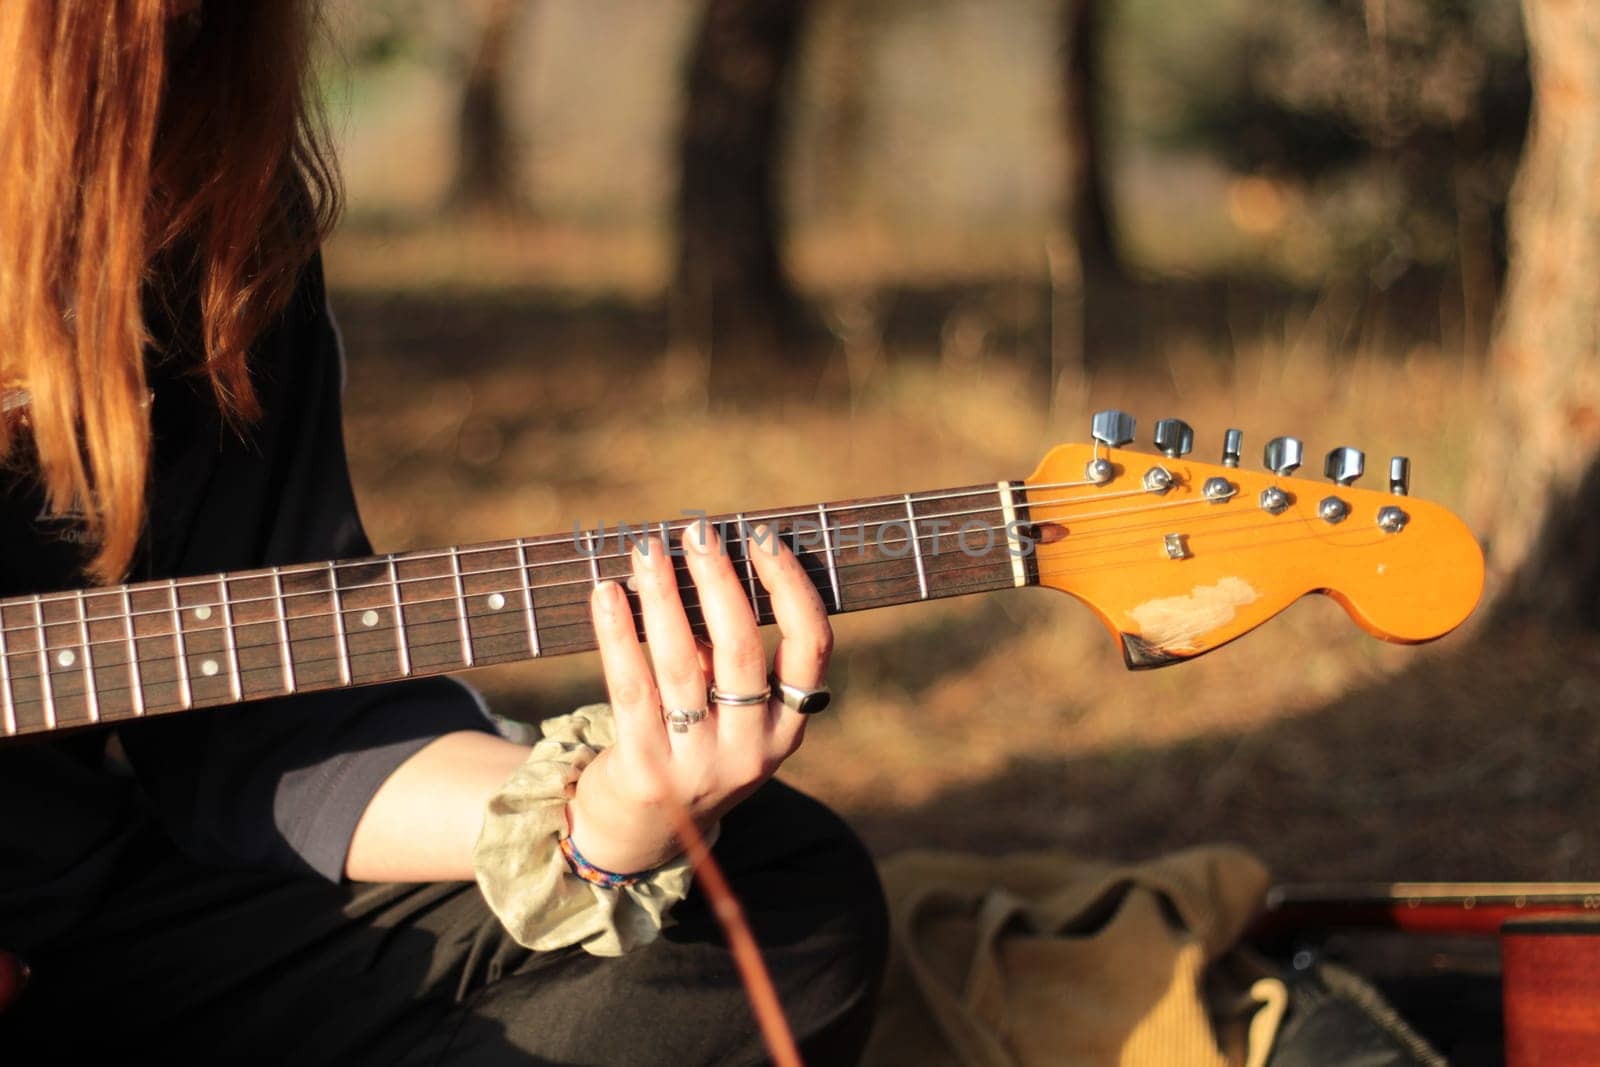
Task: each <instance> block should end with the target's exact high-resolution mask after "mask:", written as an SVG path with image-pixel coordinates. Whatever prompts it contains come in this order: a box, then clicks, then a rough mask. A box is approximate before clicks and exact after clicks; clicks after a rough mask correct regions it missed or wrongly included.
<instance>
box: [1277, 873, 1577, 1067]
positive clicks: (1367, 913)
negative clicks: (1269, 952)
mask: <svg viewBox="0 0 1600 1067" xmlns="http://www.w3.org/2000/svg"><path fill="white" fill-rule="evenodd" d="M1597 908H1600V884H1585V883H1537V882H1525V883H1516V884H1495V883H1434V884H1429V883H1402V884H1396V885H1391V886H1284V887H1280V888H1277V889H1274V890H1273V891H1272V893H1271V894H1269V895H1268V900H1267V911H1266V912H1265V913H1264V914H1263V915H1262V916H1261V917H1260V918H1259V919H1258V920H1257V922H1256V924H1255V926H1254V928H1253V930H1252V934H1251V937H1252V939H1254V940H1257V941H1258V943H1278V944H1281V943H1283V938H1284V937H1285V936H1288V935H1293V934H1296V933H1299V934H1302V935H1304V934H1315V935H1326V934H1328V933H1331V932H1334V931H1340V930H1352V929H1366V930H1393V931H1400V932H1402V933H1410V934H1419V935H1456V936H1478V937H1497V938H1498V939H1499V943H1500V983H1501V997H1500V1000H1501V1018H1502V1022H1503V1024H1504V1032H1505V1062H1506V1064H1507V1067H1575V1065H1577V1064H1600V914H1597V913H1596V909H1597Z"/></svg>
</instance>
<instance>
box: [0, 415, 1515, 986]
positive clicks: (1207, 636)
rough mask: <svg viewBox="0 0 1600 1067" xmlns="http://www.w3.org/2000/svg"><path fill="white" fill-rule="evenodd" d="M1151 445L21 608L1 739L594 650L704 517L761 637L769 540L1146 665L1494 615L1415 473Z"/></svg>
mask: <svg viewBox="0 0 1600 1067" xmlns="http://www.w3.org/2000/svg"><path fill="white" fill-rule="evenodd" d="M1134 428H1135V424H1134V420H1133V418H1132V417H1131V416H1130V415H1128V414H1126V413H1124V412H1120V411H1103V412H1099V413H1097V414H1096V415H1095V416H1094V418H1093V423H1092V433H1091V437H1092V441H1091V442H1090V443H1089V444H1083V445H1062V446H1060V447H1057V448H1055V449H1053V450H1051V451H1050V452H1049V453H1048V454H1047V455H1046V456H1045V457H1044V459H1043V460H1042V461H1041V462H1040V464H1039V466H1038V469H1036V470H1035V471H1034V472H1033V473H1032V474H1031V475H1029V476H1028V477H1026V478H1023V479H1019V480H1007V481H998V482H992V483H987V484H983V485H970V486H962V487H957V488H951V489H939V490H932V491H923V492H911V493H900V494H895V495H891V496H882V497H873V498H867V499H857V500H845V501H839V502H833V503H821V504H809V505H803V506H800V507H792V508H775V509H766V510H762V511H752V512H744V513H738V514H732V515H718V516H709V517H707V516H693V515H691V516H680V517H679V518H678V519H676V520H673V521H671V522H663V523H652V524H649V525H648V526H642V525H641V526H627V525H620V526H615V527H610V528H607V527H605V526H602V527H599V528H596V529H590V530H574V531H572V532H568V533H558V534H551V535H548V536H543V537H533V538H517V539H514V540H509V541H498V542H492V543H486V544H476V545H466V546H458V547H451V548H445V549H439V550H427V551H415V552H402V553H395V554H391V555H386V556H377V557H372V558H367V559H350V560H329V561H326V562H320V563H304V564H294V565H288V566H282V567H270V568H263V569H255V570H247V571H236V572H229V573H224V574H211V575H204V576H197V577H187V578H177V579H169V580H164V581H153V582H139V583H134V584H129V585H122V586H115V587H105V588H93V589H81V590H74V591H68V592H58V593H44V594H37V595H30V596H18V597H9V598H6V599H3V600H0V742H4V741H7V740H10V739H21V738H28V737H38V736H43V735H47V734H51V733H54V732H58V731H65V730H74V729H83V728H90V727H94V726H98V725H105V724H112V723H125V722H131V721H135V720H138V719H141V718H148V717H151V716H156V715H166V714H172V713H178V712H183V711H187V710H189V709H192V708H206V707H217V706H220V705H226V704H237V703H241V702H244V701H249V700H254V699H258V698H262V697H274V696H282V695H285V694H292V693H298V692H306V691H310V690H319V689H330V688H339V687H349V686H358V685H365V684H368V683H374V682H384V681H392V680H395V679H399V678H405V677H412V676H419V675H429V674H438V673H442V672H447V671H455V670H461V669H464V668H468V667H475V666H483V665H487V664H492V663H504V662H509V661H512V660H522V659H528V658H534V657H545V656H556V655H563V654H566V653H570V652H579V651H583V650H587V649H590V648H593V647H594V633H593V629H592V626H591V624H590V620H589V613H588V598H589V591H590V588H591V587H592V586H593V585H594V583H596V582H599V581H601V580H603V579H608V578H618V579H623V580H624V581H625V580H626V578H627V577H628V575H629V574H630V566H629V561H628V550H629V547H630V545H631V543H635V542H637V541H639V540H640V539H642V537H643V534H644V532H645V531H646V530H647V529H648V531H649V532H653V533H663V534H670V533H674V532H675V531H677V530H681V529H683V528H684V527H686V526H689V525H691V524H694V523H698V522H709V523H711V524H712V526H713V527H714V528H715V529H717V530H718V531H719V532H720V534H721V536H722V539H723V542H724V544H725V546H726V550H727V551H728V552H729V554H730V556H731V557H732V559H733V562H734V565H735V568H736V570H737V571H738V573H739V574H740V575H741V577H742V578H743V580H744V581H745V583H746V585H747V588H748V592H749V598H750V601H751V604H752V606H753V607H754V609H755V611H756V615H757V618H758V619H759V620H760V621H761V622H762V623H770V622H771V621H772V612H771V610H770V606H769V604H768V600H767V596H766V594H765V592H764V591H763V590H762V589H761V587H760V583H759V582H758V581H757V578H756V574H755V569H754V567H753V565H752V564H751V563H750V557H751V554H752V553H754V552H758V551H762V550H763V546H762V538H763V536H764V534H766V533H767V532H768V531H770V533H771V535H775V536H780V537H782V538H784V540H785V542H786V543H787V544H789V546H790V547H791V548H792V549H794V550H795V552H796V554H797V556H798V557H799V559H800V562H801V564H802V565H803V566H804V568H805V569H806V571H807V573H808V574H809V575H810V577H811V579H812V581H813V582H814V583H815V585H816V587H817V590H818V592H819V593H820V595H821V597H822V601H823V604H824V605H825V606H826V607H827V609H828V611H829V612H830V613H834V614H836V613H841V612H847V611H858V610H862V609H866V608H874V607H883V606H887V605H892V604H903V603H913V602H917V601H923V600H932V599H935V598H941V597H950V596H958V595H962V594H966V593H977V592H984V591H989V590H1000V589H1011V588H1019V587H1024V586H1043V587H1047V588H1051V589H1057V590H1060V591H1062V592H1066V593H1070V594H1072V595H1074V596H1076V597H1077V598H1079V599H1080V600H1082V601H1083V602H1084V603H1086V604H1088V605H1089V607H1090V608H1091V609H1092V610H1093V611H1094V612H1095V614H1096V615H1097V616H1098V617H1099V618H1100V620H1101V621H1102V622H1103V623H1104V624H1105V625H1106V627H1107V628H1108V629H1109V630H1110V631H1111V634H1112V636H1113V637H1114V638H1115V639H1116V640H1117V642H1118V644H1119V646H1120V647H1121V650H1122V654H1123V657H1124V659H1125V661H1126V663H1127V665H1128V666H1129V667H1130V668H1135V669H1144V668H1151V667H1160V666H1165V665H1168V664H1172V663H1177V662H1180V661H1182V660H1186V659H1191V658H1193V657H1195V656H1198V655H1201V654H1202V653H1205V652H1207V651H1210V650H1211V649H1214V648H1217V647H1218V646H1220V645H1222V644H1224V643H1226V642H1228V641H1231V640H1233V639H1234V638H1236V637H1238V636H1240V635H1241V634H1244V633H1245V632H1247V631H1249V630H1251V629H1254V628H1255V627H1256V626H1259V625H1260V624H1261V623H1263V622H1265V621H1266V620H1267V619H1269V618H1271V617H1272V616H1274V615H1276V614H1278V613H1279V612H1281V611H1282V610H1283V609H1284V608H1286V607H1288V606H1289V605H1290V604H1291V603H1293V602H1294V601H1295V600H1297V599H1299V598H1300V597H1302V596H1304V595H1306V594H1308V593H1325V594H1327V595H1329V596H1331V597H1333V598H1334V599H1335V600H1337V601H1338V602H1339V603H1340V604H1341V605H1343V606H1344V608H1345V609H1346V611H1348V612H1349V614H1350V616H1351V617H1352V618H1353V619H1354V620H1355V622H1356V623H1357V624H1358V625H1359V626H1361V627H1362V628H1363V629H1365V630H1366V631H1367V632H1369V633H1371V634H1373V635H1375V636H1377V637H1380V638H1384V639H1386V640H1390V641H1400V642H1420V641H1427V640H1430V639H1433V638H1436V637H1439V636H1440V635H1442V634H1444V633H1446V632H1448V631H1449V630H1451V629H1452V628H1454V627H1455V626H1457V625H1458V624H1460V623H1461V622H1462V621H1463V620H1464V619H1465V618H1466V617H1467V616H1468V614H1469V613H1470V612H1471V611H1472V609H1473V607H1474V605H1475V604H1476V603H1477V601H1478V597H1479V594H1480V592H1481V589H1482V585H1483V557H1482V554H1481V552H1480V551H1479V548H1478V545H1477V542H1476V541H1475V540H1474V539H1473V537H1472V535H1471V533H1470V532H1469V531H1468V530H1467V528H1466V527H1465V525H1463V524H1462V522H1461V521H1460V520H1459V519H1457V518H1456V517H1455V516H1454V515H1452V514H1451V513H1450V512H1449V511H1447V510H1446V509H1444V508H1442V507H1440V506H1438V505H1436V504H1431V503H1428V502H1426V501H1423V500H1418V499H1415V498H1412V497H1410V496H1408V495H1406V493H1407V488H1408V486H1407V482H1408V478H1409V472H1408V466H1407V463H1406V461H1405V460H1404V459H1401V458H1397V459H1396V460H1394V461H1393V462H1392V463H1391V465H1390V472H1389V485H1388V487H1387V491H1379V490H1371V489H1361V488H1356V487H1355V486H1354V485H1353V484H1352V483H1353V482H1354V481H1355V480H1356V479H1357V478H1359V477H1360V476H1361V474H1362V466H1363V459H1362V456H1361V453H1359V452H1357V451H1356V450H1354V449H1349V448H1340V449H1335V450H1334V451H1333V452H1331V453H1329V454H1328V456H1327V460H1326V463H1325V467H1324V470H1325V473H1326V474H1327V476H1328V477H1329V478H1330V479H1331V481H1330V482H1326V483H1325V482H1317V481H1314V480H1310V479H1304V478H1297V477H1293V474H1294V472H1295V471H1296V470H1297V469H1298V468H1299V467H1300V465H1301V461H1302V459H1303V446H1302V445H1301V442H1299V441H1298V440H1296V439H1294V438H1289V437H1280V438H1275V439H1273V440H1272V441H1271V442H1270V443H1269V444H1268V445H1267V446H1266V449H1265V460H1266V463H1265V465H1266V468H1267V470H1266V471H1264V472H1256V471H1253V470H1247V469H1244V468H1243V467H1241V466H1240V437H1241V435H1240V432H1239V431H1237V430H1229V431H1228V432H1227V434H1226V435H1225V438H1224V448H1223V456H1222V462H1221V464H1209V463H1199V462H1195V461H1193V460H1191V459H1190V458H1189V455H1190V453H1191V451H1192V446H1193V443H1194V434H1193V432H1192V430H1191V429H1190V428H1189V427H1188V426H1187V425H1186V424H1184V423H1183V422H1181V421H1179V420H1176V419H1164V420H1162V421H1161V422H1159V423H1157V425H1156V431H1155V443H1156V446H1157V449H1158V453H1157V454H1150V453H1143V452H1137V451H1133V450H1130V449H1128V448H1127V447H1126V446H1127V445H1129V444H1130V443H1131V442H1132V441H1133V438H1134ZM665 540H667V543H668V544H669V545H670V544H673V543H675V538H673V537H670V536H669V537H667V538H665ZM679 574H680V578H679V580H680V583H681V584H682V586H683V590H684V600H685V606H686V609H687V611H688V614H689V617H690V621H691V624H693V625H695V626H696V628H697V629H699V628H700V627H699V623H700V615H699V608H698V605H697V601H696V598H695V595H694V590H693V588H692V583H690V581H689V578H688V575H687V571H686V570H684V569H683V568H682V567H681V566H680V568H679ZM702 632H703V631H702ZM0 964H3V961H0ZM6 973H7V972H5V971H4V970H3V968H0V993H3V991H4V988H5V986H6V980H5V975H6Z"/></svg>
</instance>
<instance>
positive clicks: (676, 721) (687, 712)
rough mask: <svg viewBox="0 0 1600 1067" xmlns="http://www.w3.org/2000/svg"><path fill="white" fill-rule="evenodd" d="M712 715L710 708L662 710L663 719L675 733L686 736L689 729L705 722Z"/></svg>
mask: <svg viewBox="0 0 1600 1067" xmlns="http://www.w3.org/2000/svg"><path fill="white" fill-rule="evenodd" d="M710 713H711V709H710V708H662V709H661V718H662V719H663V720H664V721H665V722H666V724H667V727H668V728H669V729H671V730H672V732H673V733H679V734H686V733H688V732H689V727H691V726H693V725H694V724H695V723H697V722H704V721H705V717H706V716H707V715H709V714H710Z"/></svg>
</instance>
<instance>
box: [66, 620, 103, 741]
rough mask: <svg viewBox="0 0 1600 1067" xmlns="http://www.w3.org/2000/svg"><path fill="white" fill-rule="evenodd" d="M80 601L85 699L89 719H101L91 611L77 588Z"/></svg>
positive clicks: (79, 622) (80, 635)
mask: <svg viewBox="0 0 1600 1067" xmlns="http://www.w3.org/2000/svg"><path fill="white" fill-rule="evenodd" d="M73 592H74V593H76V594H77V598H76V599H77V602H78V640H79V641H80V642H82V644H83V700H84V705H85V707H87V708H88V711H89V721H90V722H99V721H100V695H99V694H98V693H96V692H95V683H94V654H93V653H92V652H90V650H89V613H88V610H87V609H85V608H84V606H83V590H82V589H75V590H73Z"/></svg>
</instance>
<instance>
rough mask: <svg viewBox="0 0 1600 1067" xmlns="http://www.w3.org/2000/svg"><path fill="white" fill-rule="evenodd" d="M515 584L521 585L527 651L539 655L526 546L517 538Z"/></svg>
mask: <svg viewBox="0 0 1600 1067" xmlns="http://www.w3.org/2000/svg"><path fill="white" fill-rule="evenodd" d="M517 563H518V567H517V571H518V573H517V585H519V586H521V587H522V610H523V613H524V614H525V615H526V616H527V622H528V652H529V653H530V654H532V655H534V656H538V655H539V627H538V624H537V623H536V622H535V621H534V618H533V583H531V582H529V581H528V548H527V546H526V545H525V544H524V543H523V540H522V538H520V537H519V538H517Z"/></svg>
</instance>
